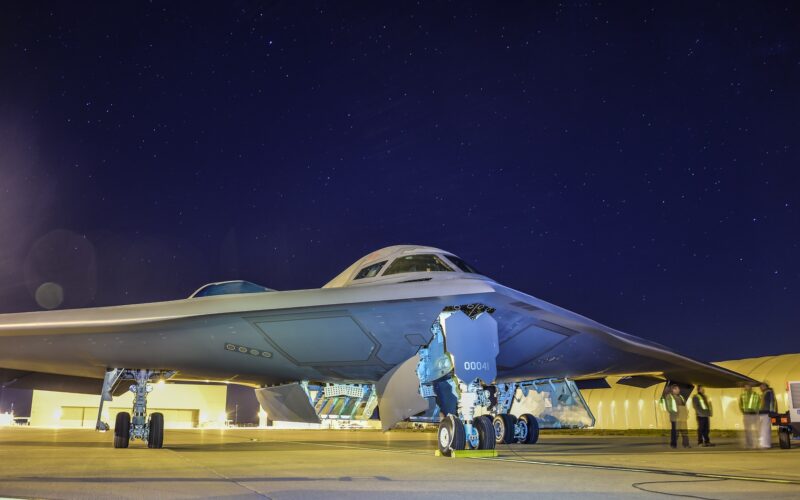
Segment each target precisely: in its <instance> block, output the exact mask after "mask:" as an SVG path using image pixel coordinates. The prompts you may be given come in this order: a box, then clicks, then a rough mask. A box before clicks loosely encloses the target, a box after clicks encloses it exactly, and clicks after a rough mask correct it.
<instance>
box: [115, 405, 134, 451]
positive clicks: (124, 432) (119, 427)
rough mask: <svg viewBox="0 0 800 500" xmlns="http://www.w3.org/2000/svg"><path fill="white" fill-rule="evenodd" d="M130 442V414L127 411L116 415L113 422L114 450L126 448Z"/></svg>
mask: <svg viewBox="0 0 800 500" xmlns="http://www.w3.org/2000/svg"><path fill="white" fill-rule="evenodd" d="M130 442H131V414H130V413H128V412H127V411H121V412H119V413H117V419H116V420H115V421H114V448H127V447H128V443H130Z"/></svg>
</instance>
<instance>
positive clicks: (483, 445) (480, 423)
mask: <svg viewBox="0 0 800 500" xmlns="http://www.w3.org/2000/svg"><path fill="white" fill-rule="evenodd" d="M472 425H474V426H475V430H477V431H478V449H479V450H493V449H494V447H495V445H496V443H495V437H494V424H493V423H492V417H490V416H488V415H481V416H480V417H478V418H476V419H475V420H473V421H472Z"/></svg>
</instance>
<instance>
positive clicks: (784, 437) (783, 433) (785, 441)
mask: <svg viewBox="0 0 800 500" xmlns="http://www.w3.org/2000/svg"><path fill="white" fill-rule="evenodd" d="M778 442H779V443H780V445H781V448H782V449H784V450H788V449H790V448H791V447H792V433H791V432H789V429H786V428H784V427H779V428H778Z"/></svg>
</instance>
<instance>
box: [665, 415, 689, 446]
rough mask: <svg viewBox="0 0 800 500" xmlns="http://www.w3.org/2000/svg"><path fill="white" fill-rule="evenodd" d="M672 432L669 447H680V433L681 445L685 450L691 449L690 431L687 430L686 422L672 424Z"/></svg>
mask: <svg viewBox="0 0 800 500" xmlns="http://www.w3.org/2000/svg"><path fill="white" fill-rule="evenodd" d="M670 423H671V424H672V430H671V431H670V433H669V445H670V446H672V447H673V448H677V447H678V433H680V434H681V443H682V444H683V447H684V448H688V447H689V431H688V429H686V422H685V421H683V422H670Z"/></svg>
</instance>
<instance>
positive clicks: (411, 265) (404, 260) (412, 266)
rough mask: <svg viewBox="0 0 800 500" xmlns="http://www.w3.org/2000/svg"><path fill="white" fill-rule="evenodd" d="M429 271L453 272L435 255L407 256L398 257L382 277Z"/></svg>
mask: <svg viewBox="0 0 800 500" xmlns="http://www.w3.org/2000/svg"><path fill="white" fill-rule="evenodd" d="M431 271H451V272H452V271H453V270H452V269H450V266H448V265H447V264H445V262H444V261H443V260H442V259H440V258H439V257H437V256H436V255H427V254H425V255H407V256H405V257H398V258H397V259H395V260H394V262H392V263H391V264H389V267H388V268H387V269H386V271H384V273H383V275H384V276H388V275H390V274H400V273H419V272H431Z"/></svg>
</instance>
